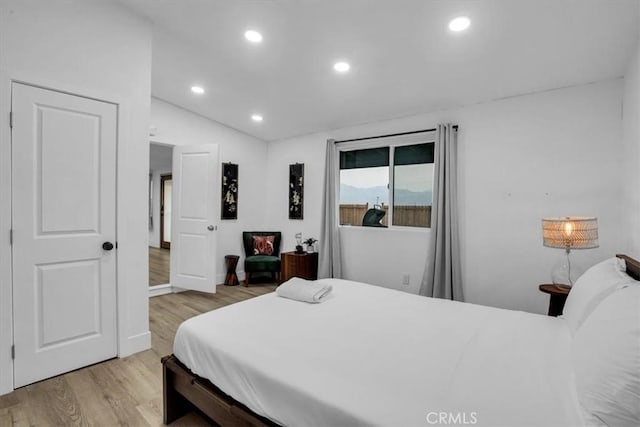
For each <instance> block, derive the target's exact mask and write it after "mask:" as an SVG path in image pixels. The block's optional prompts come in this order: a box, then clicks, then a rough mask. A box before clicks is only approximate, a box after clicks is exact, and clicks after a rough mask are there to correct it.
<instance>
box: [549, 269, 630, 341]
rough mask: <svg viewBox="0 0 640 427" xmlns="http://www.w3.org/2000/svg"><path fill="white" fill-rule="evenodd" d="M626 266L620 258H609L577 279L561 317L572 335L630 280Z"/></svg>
mask: <svg viewBox="0 0 640 427" xmlns="http://www.w3.org/2000/svg"><path fill="white" fill-rule="evenodd" d="M625 270H626V264H625V262H624V260H621V259H620V258H609V259H607V260H605V261H602V262H601V263H599V264H596V265H594V266H593V267H591V268H590V269H588V270H587V271H585V272H584V274H583V275H582V276H580V277H579V278H578V280H577V281H576V283H575V284H574V285H573V287H572V288H571V292H569V295H568V296H567V301H566V303H565V305H564V310H563V313H562V317H563V318H565V319H566V321H567V325H568V326H569V329H570V330H571V333H572V334H575V333H576V331H577V330H578V328H579V327H580V325H581V324H582V322H584V320H585V319H586V318H587V317H588V316H589V314H591V312H592V311H593V310H594V309H595V308H596V307H597V306H598V304H600V302H601V301H602V300H604V299H605V298H606V297H607V296H609V295H610V294H611V293H612V292H613V291H614V290H615V289H616V288H617V287H619V286H620V285H625V284H627V283H628V282H629V281H630V280H633V279H631V277H629V275H627V274H626V273H625Z"/></svg>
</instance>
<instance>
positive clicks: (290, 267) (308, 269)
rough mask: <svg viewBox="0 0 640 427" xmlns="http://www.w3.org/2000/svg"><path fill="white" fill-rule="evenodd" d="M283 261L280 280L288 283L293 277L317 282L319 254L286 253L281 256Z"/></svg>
mask: <svg viewBox="0 0 640 427" xmlns="http://www.w3.org/2000/svg"><path fill="white" fill-rule="evenodd" d="M280 257H281V261H282V267H281V268H282V269H281V271H280V280H281V281H282V282H286V281H287V280H289V279H291V278H292V277H300V278H302V279H307V280H316V279H317V278H318V253H317V252H311V253H307V252H305V253H302V254H297V253H295V252H284V253H282V254H281V255H280Z"/></svg>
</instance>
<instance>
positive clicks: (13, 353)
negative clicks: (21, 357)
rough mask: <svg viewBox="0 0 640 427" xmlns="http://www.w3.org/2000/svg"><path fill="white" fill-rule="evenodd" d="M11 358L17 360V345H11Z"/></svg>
mask: <svg viewBox="0 0 640 427" xmlns="http://www.w3.org/2000/svg"><path fill="white" fill-rule="evenodd" d="M11 360H16V345H15V344H14V345H12V346H11Z"/></svg>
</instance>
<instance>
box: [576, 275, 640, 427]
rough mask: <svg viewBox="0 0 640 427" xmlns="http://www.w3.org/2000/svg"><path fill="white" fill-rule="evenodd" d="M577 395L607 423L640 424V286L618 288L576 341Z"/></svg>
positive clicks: (587, 320)
mask: <svg viewBox="0 0 640 427" xmlns="http://www.w3.org/2000/svg"><path fill="white" fill-rule="evenodd" d="M572 353H573V355H572V357H573V366H574V372H575V377H576V390H577V392H578V399H579V400H580V403H581V405H582V407H583V408H584V409H585V411H586V412H587V413H588V414H589V415H590V416H592V417H595V418H596V419H598V420H600V421H601V422H603V423H604V424H606V425H609V426H638V425H640V284H635V285H631V286H628V287H626V288H623V289H619V290H616V291H615V292H613V293H612V294H611V295H609V296H608V297H607V298H606V299H605V300H604V301H602V303H601V304H600V305H598V307H596V309H595V310H594V311H593V313H591V315H590V316H589V317H588V318H587V319H586V320H585V321H584V323H583V324H582V326H581V327H580V329H579V330H578V331H577V333H576V335H575V337H574V339H573V342H572Z"/></svg>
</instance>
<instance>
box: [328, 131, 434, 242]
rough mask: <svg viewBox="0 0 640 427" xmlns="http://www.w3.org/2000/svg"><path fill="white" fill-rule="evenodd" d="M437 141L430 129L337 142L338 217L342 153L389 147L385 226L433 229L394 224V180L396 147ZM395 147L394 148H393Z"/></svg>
mask: <svg viewBox="0 0 640 427" xmlns="http://www.w3.org/2000/svg"><path fill="white" fill-rule="evenodd" d="M435 141H436V131H435V130H434V131H428V132H419V133H412V134H406V135H396V136H388V137H382V138H371V139H366V140H362V141H351V142H340V143H337V144H336V158H337V159H338V164H337V170H336V182H337V184H338V185H337V187H338V191H337V193H336V207H337V209H338V212H337V215H338V218H339V216H340V171H341V170H342V169H340V162H339V160H340V153H341V152H343V151H356V150H366V149H368V148H380V147H388V148H389V165H388V167H389V188H388V189H387V191H388V192H389V210H388V215H389V216H388V220H387V222H388V224H389V225H388V226H387V227H384V229H386V230H406V231H417V232H421V233H424V232H428V231H430V230H431V227H413V226H410V225H393V211H394V210H395V209H394V207H395V205H394V193H395V182H394V172H395V171H394V168H395V147H402V146H406V145H416V144H428V143H432V144H435ZM392 148H394V149H392ZM435 162H436V159H435V158H434V159H433V164H435ZM431 206H433V201H432V202H431ZM338 227H349V228H363V229H375V230H378V229H379V228H380V227H361V226H353V225H342V224H338Z"/></svg>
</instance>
